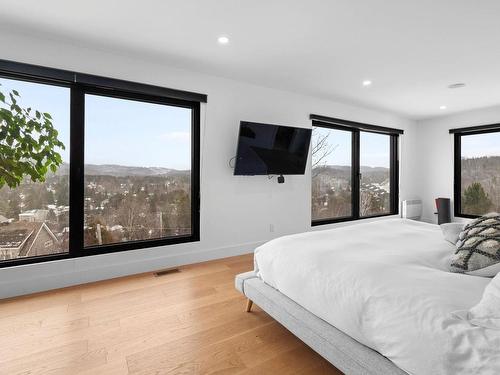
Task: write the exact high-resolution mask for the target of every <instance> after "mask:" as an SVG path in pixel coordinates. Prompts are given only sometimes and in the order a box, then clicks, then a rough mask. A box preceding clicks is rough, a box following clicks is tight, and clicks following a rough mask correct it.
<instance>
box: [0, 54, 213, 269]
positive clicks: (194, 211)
mask: <svg viewBox="0 0 500 375" xmlns="http://www.w3.org/2000/svg"><path fill="white" fill-rule="evenodd" d="M0 78H6V79H12V80H20V81H27V82H32V83H39V84H45V85H53V86H59V87H65V88H69V90H70V145H69V146H70V171H69V189H70V191H69V203H70V211H69V228H70V232H69V233H70V237H69V249H68V252H65V253H60V254H52V255H42V256H36V257H26V258H18V259H10V260H4V261H0V268H5V267H12V266H19V265H25V264H33V263H43V262H47V261H55V260H61V259H74V258H80V257H85V256H92V255H102V254H108V253H115V252H121V251H129V250H139V249H145V248H151V247H158V246H165V245H174V244H180V243H187V242H196V241H199V240H200V149H201V142H200V118H201V113H200V112H201V103H206V102H207V96H206V95H204V94H198V93H193V92H188V91H181V90H175V89H169V88H164V87H160V86H154V85H149V84H144V83H137V82H131V81H125V80H119V79H114V78H107V77H101V76H95V75H90V74H83V73H76V72H71V71H67V70H61V69H54V68H47V67H42V66H38V65H31V64H25V63H19V62H13V61H7V60H0ZM85 94H91V95H99V96H104V97H113V98H118V99H128V100H134V101H140V102H146V103H153V104H163V105H168V106H174V107H182V108H189V109H191V116H192V117H191V234H190V235H179V236H175V237H164V238H158V239H150V240H138V241H127V242H119V243H113V244H105V245H97V246H84V161H85V160H84V157H85V155H84V149H85V145H84V142H85Z"/></svg>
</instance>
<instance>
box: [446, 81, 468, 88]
mask: <svg viewBox="0 0 500 375" xmlns="http://www.w3.org/2000/svg"><path fill="white" fill-rule="evenodd" d="M464 86H465V83H463V82H459V83H452V84H451V85H448V88H449V89H459V88H462V87H464Z"/></svg>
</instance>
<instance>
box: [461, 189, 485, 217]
mask: <svg viewBox="0 0 500 375" xmlns="http://www.w3.org/2000/svg"><path fill="white" fill-rule="evenodd" d="M462 206H463V212H464V213H466V214H470V215H483V214H485V213H487V212H488V211H489V210H490V209H491V206H492V203H491V200H490V198H489V196H488V194H486V192H485V191H484V189H483V186H482V185H481V184H480V183H479V182H473V183H472V184H471V185H469V186H468V187H467V188H466V189H465V191H464V193H463V195H462Z"/></svg>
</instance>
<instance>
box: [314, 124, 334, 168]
mask: <svg viewBox="0 0 500 375" xmlns="http://www.w3.org/2000/svg"><path fill="white" fill-rule="evenodd" d="M312 132H313V136H312V139H313V144H312V150H311V154H312V170H313V172H312V173H313V177H316V176H317V175H318V171H315V169H316V167H319V166H321V165H322V164H324V163H326V160H325V159H326V158H327V157H328V156H329V155H330V154H331V153H333V152H334V151H335V150H336V149H337V147H339V145H338V144H336V145H331V144H330V143H329V142H328V138H329V137H330V133H324V134H322V133H320V132H318V128H313V131H312Z"/></svg>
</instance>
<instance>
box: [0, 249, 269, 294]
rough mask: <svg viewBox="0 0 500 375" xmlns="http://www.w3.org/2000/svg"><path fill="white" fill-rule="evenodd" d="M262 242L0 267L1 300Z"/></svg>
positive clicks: (239, 251)
mask: <svg viewBox="0 0 500 375" xmlns="http://www.w3.org/2000/svg"><path fill="white" fill-rule="evenodd" d="M263 242H264V241H262V242H253V243H246V244H240V245H236V246H228V247H220V248H214V249H208V250H196V251H193V250H191V251H186V252H181V253H180V252H176V253H175V254H172V253H171V254H168V252H169V249H168V247H165V253H166V254H164V255H163V254H162V255H161V256H151V257H149V256H142V255H143V254H144V251H142V252H141V253H139V257H138V256H137V253H136V255H135V256H130V254H126V253H129V252H126V253H112V254H103V255H96V256H89V257H83V258H75V259H63V260H58V261H53V262H45V263H35V264H27V265H22V266H18V267H11V268H4V269H1V270H0V299H2V298H9V297H15V296H21V295H25V294H31V293H36V292H43V291H47V290H52V289H58V288H64V287H68V286H73V285H79V284H84V283H90V282H94V281H101V280H107V279H112V278H115V277H121V276H129V275H134V274H138V273H143V272H151V271H156V270H160V269H163V268H170V267H177V266H182V265H186V264H192V263H198V262H204V261H208V260H213V259H219V258H225V257H230V256H236V255H242V254H248V253H252V252H253V250H254V249H255V248H256V247H257V246H259V245H261V244H262V243H263ZM145 250H146V251H147V250H148V249H145ZM134 252H135V251H134Z"/></svg>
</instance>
